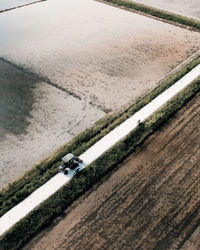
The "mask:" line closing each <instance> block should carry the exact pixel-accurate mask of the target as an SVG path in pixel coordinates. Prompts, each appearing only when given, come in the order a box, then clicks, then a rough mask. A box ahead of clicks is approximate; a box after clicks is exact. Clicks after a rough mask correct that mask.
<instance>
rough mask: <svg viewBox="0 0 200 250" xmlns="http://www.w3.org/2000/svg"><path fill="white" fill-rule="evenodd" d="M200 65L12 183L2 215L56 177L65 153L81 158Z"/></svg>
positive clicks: (1, 196) (3, 195) (0, 200)
mask: <svg viewBox="0 0 200 250" xmlns="http://www.w3.org/2000/svg"><path fill="white" fill-rule="evenodd" d="M199 63H200V57H199V58H196V59H194V60H193V61H192V62H190V63H189V64H187V65H183V66H182V68H181V69H180V70H179V71H178V72H175V73H173V74H171V75H169V76H168V77H167V78H166V79H165V80H163V81H162V82H161V84H160V86H159V87H157V88H156V89H154V90H153V91H151V92H150V93H149V94H148V95H147V96H145V97H144V98H142V99H141V100H138V101H137V102H136V103H135V104H134V105H132V106H131V107H130V108H129V109H127V110H126V111H124V112H123V113H121V114H119V115H116V116H106V117H104V118H103V119H101V120H99V121H98V122H97V123H95V125H94V126H93V127H91V128H89V129H86V130H85V131H83V132H82V133H80V134H79V135H78V136H76V137H75V138H74V139H72V140H71V141H70V142H69V143H66V144H65V145H63V146H61V147H60V148H58V149H57V150H56V151H55V152H54V153H52V154H51V155H50V156H49V157H48V158H46V159H44V160H42V161H40V162H39V163H38V164H36V165H35V166H34V167H32V168H31V169H30V170H28V171H26V172H25V173H24V175H22V176H21V177H20V178H18V179H17V180H16V181H14V182H12V183H10V184H9V185H8V186H6V187H5V188H4V189H3V190H2V191H1V192H0V216H2V215H3V214H4V213H6V212H7V211H8V210H10V209H11V208H12V207H14V206H15V205H16V204H18V203H19V202H20V201H22V200H23V199H24V198H26V197H27V196H28V195H30V194H31V193H32V192H33V191H35V190H36V189H37V188H38V187H40V186H41V185H42V184H44V183H45V182H46V181H48V180H49V179H50V178H52V177H53V176H54V175H55V174H56V173H57V172H58V170H57V169H58V166H59V164H60V159H61V158H62V156H64V155H65V154H67V153H69V152H72V153H74V154H75V155H80V154H81V153H83V152H85V151H86V150H87V149H88V148H89V147H91V146H92V145H93V144H94V143H95V142H97V141H98V140H100V139H101V138H102V137H103V136H105V135H106V134H107V133H109V132H110V131H111V130H113V129H114V128H115V127H116V126H118V125H119V124H121V123H122V122H123V121H125V120H126V119H127V118H129V117H130V116H132V115H133V114H134V113H135V112H137V111H138V110H140V109H141V108H142V107H144V106H145V105H146V104H148V103H149V102H150V101H151V100H153V99H154V98H155V97H156V96H158V95H159V94H161V93H162V92H163V91H164V90H165V89H167V88H169V87H170V86H171V85H173V84H174V83H175V82H176V81H178V80H179V79H180V78H181V77H182V76H184V75H185V74H186V73H188V72H189V71H190V70H191V69H192V68H194V67H195V66H196V65H198V64H199Z"/></svg>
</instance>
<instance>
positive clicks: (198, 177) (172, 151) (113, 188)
mask: <svg viewBox="0 0 200 250" xmlns="http://www.w3.org/2000/svg"><path fill="white" fill-rule="evenodd" d="M199 107H200V95H199V94H198V95H197V96H196V97H195V98H193V99H192V100H191V101H190V102H189V103H188V104H187V105H186V106H185V107H184V108H182V109H181V110H180V111H179V112H178V113H176V115H175V116H174V117H172V118H171V119H170V120H169V121H168V122H167V123H166V124H165V125H164V126H163V127H161V128H160V129H159V131H157V132H156V133H154V134H153V135H152V136H150V137H149V138H148V139H147V140H146V141H145V142H144V144H143V145H142V146H140V147H138V148H137V149H136V151H135V152H133V153H132V154H131V155H130V156H129V157H128V159H127V160H126V161H125V162H124V163H123V164H122V165H121V166H119V167H118V169H117V170H116V171H113V173H111V174H110V175H108V176H107V177H105V178H104V179H102V180H101V182H99V183H98V184H97V185H96V186H95V187H93V188H92V189H91V190H90V191H88V192H87V193H86V194H85V195H83V196H82V197H81V198H79V199H78V200H76V201H75V202H74V203H73V204H72V205H71V206H70V207H69V208H68V209H67V210H66V211H65V213H64V214H62V215H61V216H60V218H57V219H56V220H55V221H54V223H53V224H52V225H51V226H49V227H47V228H46V229H45V230H43V231H42V232H40V233H39V234H38V235H37V236H35V237H34V238H33V239H32V241H30V242H29V243H28V244H27V245H26V246H25V247H24V248H23V249H177V248H179V247H181V246H182V245H183V244H184V243H185V241H187V239H188V238H189V237H190V235H191V233H192V232H193V231H194V230H195V229H196V227H197V226H198V223H199V221H200V214H199V204H200V165H199V162H200V150H199V140H200V126H199V124H200V109H199ZM196 232H197V234H196V235H198V231H196ZM190 246H192V245H189V248H185V249H195V250H196V249H198V248H190ZM194 246H195V245H193V247H194ZM196 246H199V245H198V238H197V236H196ZM183 249H184V248H183Z"/></svg>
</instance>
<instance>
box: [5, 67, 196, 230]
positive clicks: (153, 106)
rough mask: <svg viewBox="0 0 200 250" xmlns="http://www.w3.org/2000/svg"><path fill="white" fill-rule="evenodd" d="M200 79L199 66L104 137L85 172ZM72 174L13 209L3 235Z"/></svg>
mask: <svg viewBox="0 0 200 250" xmlns="http://www.w3.org/2000/svg"><path fill="white" fill-rule="evenodd" d="M198 76H200V64H199V65H197V66H196V67H195V68H194V69H193V70H191V71H190V72H189V73H187V74H186V75H185V76H184V77H182V78H181V79H180V80H179V81H177V82H176V83H175V84H174V85H173V86H171V87H170V88H168V89H167V90H165V91H164V92H163V93H162V94H160V95H159V96H157V97H156V98H155V99H154V100H152V101H151V102H150V103H148V104H147V105H146V106H144V107H143V108H142V109H141V110H139V111H138V112H136V113H135V114H134V115H133V116H131V117H130V118H128V119H127V120H126V121H125V122H123V123H122V124H120V125H119V126H118V127H116V128H115V129H113V130H112V131H111V132H110V133H108V134H107V135H106V136H104V137H103V138H102V139H101V140H99V141H98V142H97V143H95V144H94V145H93V146H92V147H90V148H89V149H88V150H87V151H86V152H84V153H83V154H82V155H80V156H79V157H80V158H81V159H82V160H83V162H84V163H85V164H84V166H82V169H83V168H85V167H86V166H87V165H89V164H91V163H92V162H93V161H95V160H96V159H97V158H98V157H99V156H101V155H102V154H103V153H104V152H105V151H107V150H108V149H109V148H110V147H112V146H113V145H114V144H115V143H117V142H118V141H119V140H121V139H122V138H123V137H125V136H126V135H128V134H129V133H130V132H131V131H132V130H133V129H134V128H136V127H137V126H138V121H140V122H142V121H144V120H145V119H146V118H148V117H149V116H151V115H152V114H153V113H154V112H155V111H156V110H157V109H159V108H160V107H161V106H162V105H163V104H165V103H166V102H167V101H169V100H170V99H171V98H172V97H174V96H175V95H176V94H177V93H178V92H180V91H181V90H182V89H184V88H185V87H186V86H188V85H189V84H190V83H191V82H192V81H193V80H194V79H196V78H197V77H198ZM72 177H73V174H72V173H70V174H68V175H64V174H62V173H58V174H56V175H55V176H54V177H53V178H51V179H50V180H49V181H47V182H46V183H45V184H44V185H42V186H41V187H40V188H38V189H37V190H36V191H34V192H33V193H32V194H31V195H29V196H28V197H27V198H26V199H24V200H23V201H22V202H20V203H19V204H18V205H16V206H15V207H13V208H12V209H11V210H9V211H8V212H7V213H5V214H4V215H3V216H2V217H1V218H0V235H2V234H3V233H5V232H6V231H7V230H9V229H10V228H11V227H12V226H13V225H14V224H15V223H17V222H18V221H19V220H20V219H22V218H23V217H25V216H26V215H27V214H28V213H29V212H30V211H31V210H33V209H34V208H35V207H37V206H38V205H39V204H40V203H42V202H43V201H44V200H46V199H47V198H49V197H50V196H51V195H52V194H54V193H55V192H56V191H57V190H58V189H59V188H61V187H62V186H63V185H64V184H66V183H67V182H68V181H69V180H70V179H71V178H72Z"/></svg>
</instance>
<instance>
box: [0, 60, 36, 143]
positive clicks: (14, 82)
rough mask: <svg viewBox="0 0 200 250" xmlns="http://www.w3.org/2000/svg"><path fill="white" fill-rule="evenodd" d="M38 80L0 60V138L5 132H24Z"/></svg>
mask: <svg viewBox="0 0 200 250" xmlns="http://www.w3.org/2000/svg"><path fill="white" fill-rule="evenodd" d="M37 82H38V80H37V79H36V78H35V77H34V76H31V75H28V74H26V73H24V72H23V71H21V70H20V69H17V68H16V67H13V66H12V65H11V64H9V63H7V62H5V61H2V60H0V140H1V139H3V138H4V136H5V135H6V134H7V133H13V134H19V133H23V132H25V129H26V127H27V126H28V124H29V123H28V121H27V118H28V117H30V115H29V113H30V111H31V110H32V105H33V93H32V90H33V88H34V87H35V86H36V83H37Z"/></svg>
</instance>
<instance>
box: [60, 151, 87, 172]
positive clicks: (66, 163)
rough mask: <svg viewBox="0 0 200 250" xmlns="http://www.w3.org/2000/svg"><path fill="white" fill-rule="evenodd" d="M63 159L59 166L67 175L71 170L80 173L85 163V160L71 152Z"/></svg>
mask: <svg viewBox="0 0 200 250" xmlns="http://www.w3.org/2000/svg"><path fill="white" fill-rule="evenodd" d="M62 161H63V163H62V164H61V165H60V166H59V168H58V170H59V172H61V173H63V174H65V175H67V174H68V173H69V172H73V174H76V173H78V172H79V171H80V169H81V166H82V165H83V161H82V160H81V159H80V158H79V157H76V156H74V155H73V154H71V153H69V154H67V155H65V156H64V157H63V158H62Z"/></svg>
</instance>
